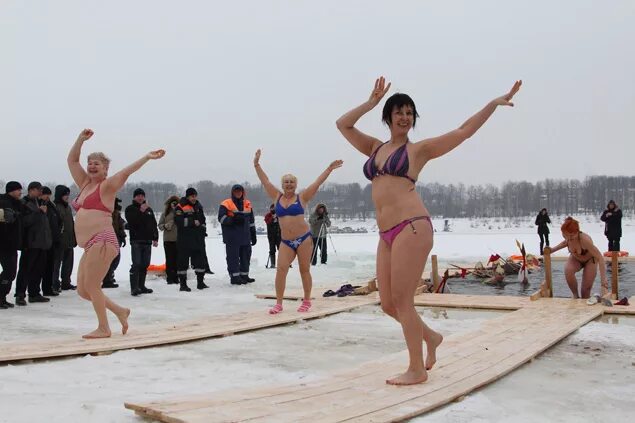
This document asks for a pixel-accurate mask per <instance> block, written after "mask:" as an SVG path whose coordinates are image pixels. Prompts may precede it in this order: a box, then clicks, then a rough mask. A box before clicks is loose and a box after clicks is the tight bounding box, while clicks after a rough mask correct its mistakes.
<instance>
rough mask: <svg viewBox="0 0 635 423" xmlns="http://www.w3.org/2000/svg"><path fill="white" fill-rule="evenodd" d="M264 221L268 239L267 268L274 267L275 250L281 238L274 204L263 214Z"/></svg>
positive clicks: (278, 246)
mask: <svg viewBox="0 0 635 423" xmlns="http://www.w3.org/2000/svg"><path fill="white" fill-rule="evenodd" d="M265 223H266V224H267V239H268V240H269V263H270V266H269V268H270V269H275V268H276V251H277V250H279V249H280V241H281V239H282V237H281V235H280V223H279V222H278V215H277V214H276V205H275V204H271V205H270V206H269V212H268V213H267V214H266V215H265Z"/></svg>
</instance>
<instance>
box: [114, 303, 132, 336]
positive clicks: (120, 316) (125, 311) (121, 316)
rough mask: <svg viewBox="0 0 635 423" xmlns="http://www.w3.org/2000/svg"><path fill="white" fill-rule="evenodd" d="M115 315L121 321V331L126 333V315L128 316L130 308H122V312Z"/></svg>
mask: <svg viewBox="0 0 635 423" xmlns="http://www.w3.org/2000/svg"><path fill="white" fill-rule="evenodd" d="M116 316H117V319H119V322H120V323H121V333H122V334H124V335H125V334H126V333H128V317H129V316H130V309H129V308H124V309H123V313H120V314H117V315H116Z"/></svg>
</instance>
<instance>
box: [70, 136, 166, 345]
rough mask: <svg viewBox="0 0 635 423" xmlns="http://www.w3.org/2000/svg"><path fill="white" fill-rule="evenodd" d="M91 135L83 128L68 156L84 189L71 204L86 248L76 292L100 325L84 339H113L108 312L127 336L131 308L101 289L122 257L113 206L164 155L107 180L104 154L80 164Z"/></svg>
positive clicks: (153, 154) (139, 162) (153, 155)
mask: <svg viewBox="0 0 635 423" xmlns="http://www.w3.org/2000/svg"><path fill="white" fill-rule="evenodd" d="M92 136H93V131H92V130H91V129H84V130H83V131H82V132H81V133H80V134H79V136H78V137H77V141H75V144H73V147H72V148H71V151H70V152H69V153H68V168H69V169H70V171H71V175H72V176H73V180H74V181H75V184H76V185H77V186H78V187H79V189H80V190H81V191H80V193H79V196H78V197H77V198H76V199H75V200H73V202H72V204H71V205H72V206H73V208H74V209H75V211H76V212H77V216H76V217H75V235H76V236H77V244H78V245H79V246H80V247H82V248H84V254H83V255H82V258H81V260H80V262H79V270H78V272H77V293H78V294H79V296H80V297H82V298H83V299H85V300H89V301H92V303H93V308H94V309H95V314H97V321H98V322H99V326H98V327H97V329H96V330H94V331H93V332H91V333H89V334H86V335H84V336H83V338H88V339H91V338H108V337H109V336H110V326H109V325H108V316H107V315H106V309H108V310H110V311H111V312H113V313H114V314H115V315H116V316H117V318H118V319H119V322H120V323H121V333H123V334H124V335H125V334H126V332H127V331H128V316H129V315H130V309H127V308H124V307H121V306H120V305H117V304H115V303H114V302H113V301H112V300H110V299H109V298H108V297H107V296H106V295H104V293H103V292H102V290H101V282H102V281H103V279H104V276H105V275H106V272H107V271H108V269H109V268H110V264H111V263H112V260H113V259H114V258H115V257H116V256H117V254H119V241H118V240H117V236H116V235H115V232H114V230H113V227H112V205H113V204H115V194H116V193H117V191H119V190H120V189H121V187H122V186H123V185H124V184H125V183H126V180H127V179H128V177H129V176H130V175H132V174H133V173H134V172H136V171H137V170H139V169H140V168H141V166H143V165H144V164H145V163H146V162H147V161H148V160H154V159H160V158H161V157H163V156H164V155H165V151H164V150H157V151H152V152H150V153H148V154H146V155H145V156H143V157H142V158H140V159H139V160H137V161H136V162H134V163H132V164H131V165H130V166H128V167H126V168H124V169H122V170H120V171H119V172H118V173H116V174H114V175H113V176H111V177H108V166H109V165H110V159H108V158H107V157H106V156H105V155H104V154H103V153H92V154H90V155H89V156H88V166H87V167H86V170H84V168H83V167H82V165H81V164H80V163H79V158H80V155H81V152H82V145H83V144H84V142H86V141H87V140H88V139H90V137H92ZM106 204H107V205H108V206H106Z"/></svg>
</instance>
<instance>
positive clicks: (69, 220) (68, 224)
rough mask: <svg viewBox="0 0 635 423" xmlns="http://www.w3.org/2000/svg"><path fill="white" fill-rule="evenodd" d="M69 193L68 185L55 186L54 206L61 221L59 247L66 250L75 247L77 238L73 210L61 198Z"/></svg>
mask: <svg viewBox="0 0 635 423" xmlns="http://www.w3.org/2000/svg"><path fill="white" fill-rule="evenodd" d="M67 193H70V190H69V189H68V187H65V186H64V185H58V186H56V187H55V200H54V203H55V207H56V208H57V213H58V214H59V216H60V220H61V221H62V234H61V237H60V244H59V246H60V248H62V249H64V250H66V249H69V248H75V247H77V239H76V238H75V221H74V220H73V210H72V209H71V206H70V204H68V203H67V202H66V201H64V200H63V199H62V197H64V195H66V194H67Z"/></svg>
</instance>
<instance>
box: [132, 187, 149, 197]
mask: <svg viewBox="0 0 635 423" xmlns="http://www.w3.org/2000/svg"><path fill="white" fill-rule="evenodd" d="M137 195H143V196H144V197H145V196H146V192H145V191H144V190H142V189H141V188H137V189H136V190H134V193H133V194H132V196H133V197H136V196H137Z"/></svg>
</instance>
